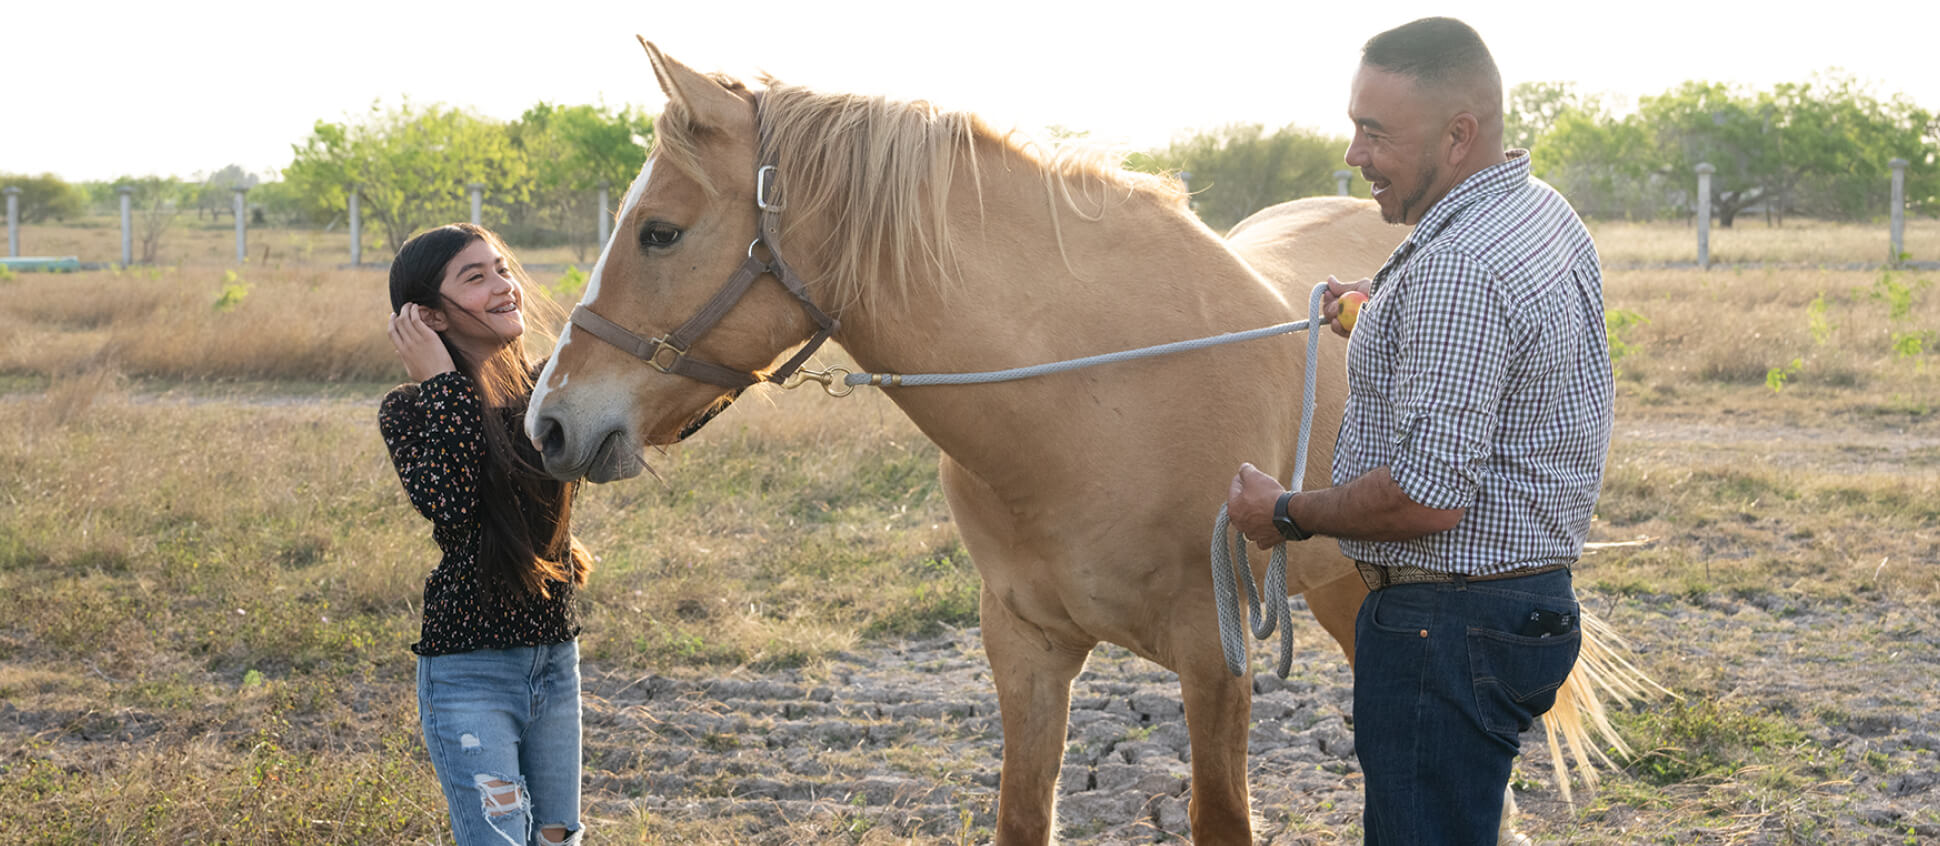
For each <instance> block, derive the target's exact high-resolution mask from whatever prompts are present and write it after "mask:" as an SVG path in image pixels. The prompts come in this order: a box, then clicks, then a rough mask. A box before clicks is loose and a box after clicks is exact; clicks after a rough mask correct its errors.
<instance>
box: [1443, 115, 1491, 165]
mask: <svg viewBox="0 0 1940 846" xmlns="http://www.w3.org/2000/svg"><path fill="white" fill-rule="evenodd" d="M1481 132H1482V123H1481V121H1478V120H1476V119H1475V113H1473V112H1456V113H1455V117H1453V118H1451V119H1449V121H1448V129H1447V135H1445V136H1443V137H1445V138H1447V139H1448V141H1449V146H1448V160H1447V161H1446V162H1443V163H1444V164H1448V165H1456V164H1460V163H1462V162H1463V161H1466V160H1467V159H1468V154H1469V153H1470V152H1471V151H1473V150H1474V149H1475V141H1476V139H1477V138H1478V137H1480V135H1481Z"/></svg>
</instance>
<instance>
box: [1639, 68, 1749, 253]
mask: <svg viewBox="0 0 1940 846" xmlns="http://www.w3.org/2000/svg"><path fill="white" fill-rule="evenodd" d="M1637 111H1638V117H1639V119H1640V120H1641V121H1642V123H1643V127H1644V131H1645V133H1646V134H1647V135H1649V136H1650V138H1651V139H1652V140H1653V141H1654V142H1655V143H1656V145H1657V148H1658V149H1659V150H1660V151H1661V152H1662V154H1663V156H1662V158H1660V159H1659V164H1660V172H1662V173H1664V174H1665V175H1666V177H1668V178H1670V179H1671V180H1673V181H1675V180H1677V179H1679V178H1688V179H1689V180H1690V182H1687V183H1685V184H1693V183H1694V182H1695V180H1696V179H1697V177H1696V176H1695V171H1696V168H1697V165H1698V164H1699V163H1708V164H1710V165H1711V166H1712V167H1714V168H1716V169H1717V171H1716V172H1715V173H1714V174H1712V176H1711V208H1712V210H1713V211H1714V212H1716V213H1717V215H1718V224H1719V225H1720V226H1723V227H1725V228H1730V226H1731V224H1732V221H1734V220H1736V219H1737V216H1738V213H1739V212H1741V211H1743V210H1744V209H1745V208H1747V207H1749V206H1751V205H1753V204H1755V203H1758V202H1760V201H1763V200H1765V199H1766V198H1767V197H1769V196H1771V195H1772V193H1773V188H1774V186H1775V182H1774V172H1775V169H1776V168H1777V167H1778V163H1779V131H1778V130H1779V126H1780V124H1779V122H1778V121H1777V120H1776V119H1775V118H1776V114H1775V111H1774V109H1773V108H1771V107H1769V105H1768V104H1762V103H1760V102H1758V101H1757V100H1756V99H1754V98H1752V97H1749V96H1746V95H1743V94H1740V93H1737V92H1735V91H1733V90H1732V89H1731V88H1730V87H1729V86H1726V85H1723V84H1720V83H1713V82H1686V83H1684V84H1683V85H1682V86H1680V87H1678V88H1676V89H1673V90H1671V91H1669V92H1666V93H1664V94H1661V95H1658V96H1655V97H1645V98H1643V99H1642V100H1641V101H1639V103H1638V110H1637ZM1686 174H1689V176H1688V177H1685V176H1684V175H1686Z"/></svg>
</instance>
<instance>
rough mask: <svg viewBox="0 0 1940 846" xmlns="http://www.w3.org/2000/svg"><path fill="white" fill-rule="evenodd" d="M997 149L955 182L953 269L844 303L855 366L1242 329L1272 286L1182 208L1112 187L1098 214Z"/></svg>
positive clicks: (1093, 349) (977, 366)
mask: <svg viewBox="0 0 1940 846" xmlns="http://www.w3.org/2000/svg"><path fill="white" fill-rule="evenodd" d="M992 146H993V145H990V144H984V145H982V147H983V148H981V149H979V150H978V152H977V156H976V161H975V163H974V170H973V169H972V166H971V165H970V164H963V165H960V166H959V167H958V169H957V173H956V175H955V181H954V183H953V185H952V188H951V193H950V202H949V215H950V218H951V220H950V238H951V242H952V246H953V247H954V249H955V254H956V266H955V267H953V268H950V270H952V271H954V272H953V273H951V274H949V275H948V276H946V275H945V274H943V273H941V272H937V271H934V270H933V271H931V272H930V274H929V278H923V279H916V280H910V282H909V284H907V285H906V286H904V288H905V290H906V292H907V293H906V295H905V296H900V297H899V296H897V295H895V294H888V293H882V294H876V295H866V296H865V297H864V298H863V299H862V300H861V301H860V302H858V303H856V304H855V305H853V306H851V307H849V308H847V309H845V310H844V311H843V314H842V322H843V329H842V332H841V333H840V334H839V335H838V337H837V340H838V341H839V342H840V343H841V344H842V345H843V347H844V348H845V349H847V350H848V351H849V353H850V354H851V355H853V356H854V357H855V359H856V362H857V363H858V364H859V365H861V366H863V367H866V368H869V369H872V370H889V371H894V372H903V373H913V372H930V371H963V370H990V369H1000V368H1006V367H1016V366H1022V365H1027V364H1035V363H1041V362H1045V361H1053V360H1061V359H1066V358H1075V357H1079V356H1085V355H1094V354H1098V353H1103V352H1113V351H1117V350H1119V349H1124V348H1127V347H1129V346H1143V345H1146V344H1154V343H1163V342H1166V341H1174V340H1182V339H1184V338H1187V337H1198V336H1200V335H1205V334H1216V333H1218V332H1225V331H1232V330H1234V329H1240V328H1250V327H1251V325H1252V323H1251V322H1249V321H1250V320H1252V319H1253V316H1254V315H1258V314H1259V313H1260V311H1261V309H1271V308H1274V307H1275V306H1274V303H1275V302H1276V301H1277V298H1278V295H1277V294H1275V293H1274V292H1273V291H1272V290H1271V289H1270V287H1269V286H1268V285H1266V284H1265V283H1263V282H1262V281H1261V280H1260V279H1259V278H1258V277H1257V275H1255V274H1254V273H1253V271H1252V270H1251V269H1250V268H1249V267H1248V266H1247V265H1246V263H1245V262H1244V261H1242V260H1240V259H1239V258H1238V257H1237V256H1235V255H1234V254H1233V253H1232V251H1231V250H1230V249H1228V248H1227V247H1226V245H1225V242H1224V241H1223V240H1222V239H1220V238H1219V237H1218V236H1217V235H1215V234H1213V233H1212V232H1211V231H1210V230H1208V229H1206V227H1205V226H1204V225H1203V224H1201V223H1199V221H1198V219H1197V218H1196V217H1194V216H1192V214H1191V213H1190V212H1189V211H1186V210H1184V209H1182V208H1178V207H1177V206H1175V205H1173V204H1171V203H1169V202H1167V201H1166V200H1164V199H1162V198H1158V197H1154V196H1150V195H1143V194H1141V195H1133V196H1127V195H1128V193H1129V189H1127V188H1125V187H1123V186H1116V185H1114V186H1110V187H1107V188H1105V189H1104V191H1105V197H1104V208H1103V209H1102V214H1101V213H1099V212H1100V208H1099V201H1098V197H1097V192H1096V191H1094V192H1093V194H1092V195H1091V196H1090V197H1088V198H1087V197H1082V196H1081V197H1080V199H1079V200H1078V206H1079V207H1078V208H1073V207H1072V206H1071V205H1070V204H1068V203H1067V202H1066V201H1065V199H1064V198H1063V197H1062V196H1059V195H1056V194H1054V193H1053V191H1052V190H1051V189H1049V188H1047V186H1046V177H1045V175H1044V173H1043V171H1042V166H1041V165H1038V164H1036V163H1034V162H1030V161H1027V160H1025V159H1024V158H1023V157H1022V156H1020V155H1019V154H1018V153H1016V152H1015V151H1012V150H1009V149H1008V148H995V149H992V148H991V147H992ZM1094 187H1095V186H1094ZM1073 190H1074V191H1076V190H1078V189H1077V188H1076V187H1075V186H1074V188H1073Z"/></svg>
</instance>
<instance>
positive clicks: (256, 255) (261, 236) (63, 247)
mask: <svg viewBox="0 0 1940 846" xmlns="http://www.w3.org/2000/svg"><path fill="white" fill-rule="evenodd" d="M135 227H136V229H137V230H139V229H140V228H141V224H140V221H139V220H137V221H136V224H135ZM363 235H364V251H363V261H364V262H365V263H366V264H378V265H382V264H385V263H388V262H389V261H390V260H391V253H390V251H389V250H388V249H386V248H384V247H382V246H380V242H381V241H382V239H383V236H382V234H380V233H379V232H378V231H377V230H376V228H375V227H373V226H372V225H370V224H369V223H368V222H366V224H365V226H364V233H363ZM244 246H245V247H246V249H247V254H248V260H247V261H246V262H245V263H244V264H245V265H246V266H247V267H251V268H259V267H269V268H283V267H297V266H316V267H335V266H338V265H348V264H349V263H350V232H349V229H348V228H346V227H345V226H344V225H342V224H341V223H340V224H338V225H336V226H334V227H331V228H328V229H316V228H305V229H290V228H284V227H271V226H252V227H249V228H248V231H247V232H246V233H245V235H244ZM511 247H512V249H513V250H515V251H516V252H518V254H519V258H520V259H521V260H522V261H524V262H525V263H527V264H534V265H565V264H569V263H578V264H579V265H580V266H581V267H582V268H589V267H590V266H591V262H592V260H593V259H594V258H596V257H597V256H598V250H596V249H593V247H592V246H591V245H587V246H585V247H584V248H582V249H579V250H576V249H574V248H573V247H570V246H554V247H533V246H531V245H526V244H519V243H516V242H514V243H512V244H511ZM134 250H135V255H136V258H137V259H139V258H140V256H141V240H140V237H139V236H137V237H136V240H135V243H134ZM20 252H21V255H28V256H74V257H75V258H77V259H80V260H81V261H82V262H84V263H96V262H99V263H109V264H114V263H119V262H120V261H121V218H119V217H115V216H108V217H91V218H87V219H84V220H80V221H75V222H71V223H64V224H61V223H40V224H35V223H28V224H22V225H21V227H20ZM582 252H583V253H585V255H586V257H585V259H584V260H582V259H581V258H580V254H581V253H582ZM155 263H156V264H158V265H162V266H169V265H220V266H224V267H235V266H236V225H235V224H234V223H233V222H229V221H227V219H225V220H224V221H221V222H209V221H196V220H194V219H193V218H192V216H189V215H184V216H183V217H181V218H178V219H177V220H176V222H175V224H174V225H172V226H170V227H169V229H168V230H167V231H166V232H165V233H164V234H163V235H162V240H161V247H160V250H159V255H157V256H156V261H155Z"/></svg>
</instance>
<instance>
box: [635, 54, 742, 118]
mask: <svg viewBox="0 0 1940 846" xmlns="http://www.w3.org/2000/svg"><path fill="white" fill-rule="evenodd" d="M634 37H635V38H638V39H640V46H642V47H645V48H647V60H648V61H650V62H652V63H653V75H654V77H655V78H656V79H658V80H660V90H661V91H663V92H666V94H667V102H668V103H669V104H670V105H671V104H673V103H679V104H680V105H681V106H682V107H683V108H684V109H685V110H686V112H687V115H688V119H689V120H691V121H692V122H693V124H694V125H695V126H696V127H704V128H708V129H722V128H725V127H727V126H728V125H729V123H730V121H731V120H732V119H733V117H734V116H735V115H737V114H740V113H741V112H743V111H745V110H746V108H747V104H746V103H744V102H742V100H741V98H739V97H736V96H734V94H733V93H732V92H730V91H728V90H727V89H726V88H723V87H721V84H720V83H718V82H715V81H714V80H712V79H709V78H707V77H706V76H704V75H702V74H701V73H699V72H697V71H695V70H694V69H693V68H690V67H688V66H686V65H683V64H681V63H679V62H676V61H674V60H673V59H670V58H667V55H666V54H664V53H662V52H660V48H658V47H655V46H653V42H651V41H648V40H647V39H646V38H645V37H644V36H639V35H636V36H634Z"/></svg>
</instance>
